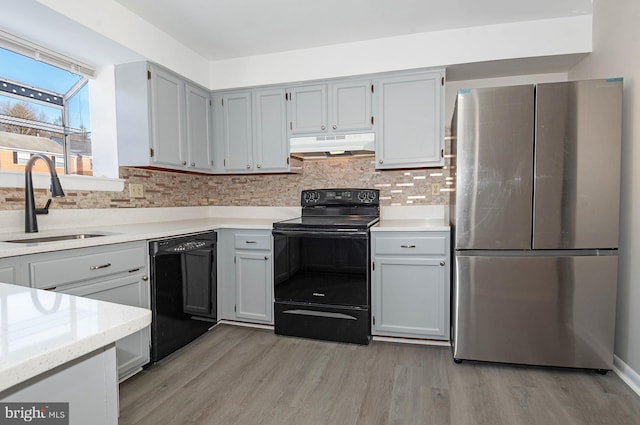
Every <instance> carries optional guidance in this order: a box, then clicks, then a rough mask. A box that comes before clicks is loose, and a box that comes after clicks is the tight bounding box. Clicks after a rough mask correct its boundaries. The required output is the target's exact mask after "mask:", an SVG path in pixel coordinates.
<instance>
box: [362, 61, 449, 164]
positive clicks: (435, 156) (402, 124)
mask: <svg viewBox="0 0 640 425" xmlns="http://www.w3.org/2000/svg"><path fill="white" fill-rule="evenodd" d="M374 85H375V87H376V95H375V96H377V101H374V104H377V107H378V113H377V119H378V123H377V127H378V130H377V136H376V168H380V169H385V168H412V167H413V168H415V167H432V166H442V165H443V164H444V151H443V149H444V121H443V115H444V112H443V110H444V71H436V72H433V71H432V72H420V73H415V74H409V75H402V76H396V77H386V78H381V79H379V80H376V81H375V82H374Z"/></svg>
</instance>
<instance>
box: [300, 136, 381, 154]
mask: <svg viewBox="0 0 640 425" xmlns="http://www.w3.org/2000/svg"><path fill="white" fill-rule="evenodd" d="M375 140H376V135H375V133H361V134H346V135H340V136H309V137H292V138H291V139H290V143H291V155H292V156H295V157H298V158H303V159H319V158H331V157H336V156H372V155H373V154H374V150H375Z"/></svg>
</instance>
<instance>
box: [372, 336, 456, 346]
mask: <svg viewBox="0 0 640 425" xmlns="http://www.w3.org/2000/svg"><path fill="white" fill-rule="evenodd" d="M372 339H373V340H374V341H381V342H398V343H400V344H416V345H437V346H439V347H451V342H449V341H437V340H435V339H415V338H401V337H394V336H374V337H373V338H372Z"/></svg>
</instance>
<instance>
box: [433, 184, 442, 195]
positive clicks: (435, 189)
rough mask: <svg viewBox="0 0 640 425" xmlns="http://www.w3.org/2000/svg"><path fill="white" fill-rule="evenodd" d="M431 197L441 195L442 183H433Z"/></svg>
mask: <svg viewBox="0 0 640 425" xmlns="http://www.w3.org/2000/svg"><path fill="white" fill-rule="evenodd" d="M431 195H433V196H438V195H440V183H431Z"/></svg>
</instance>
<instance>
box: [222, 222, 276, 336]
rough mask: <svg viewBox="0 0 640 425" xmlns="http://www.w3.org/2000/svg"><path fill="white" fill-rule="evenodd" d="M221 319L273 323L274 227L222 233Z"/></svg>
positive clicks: (229, 230)
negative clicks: (271, 229) (272, 228)
mask: <svg viewBox="0 0 640 425" xmlns="http://www.w3.org/2000/svg"><path fill="white" fill-rule="evenodd" d="M218 250H219V251H218V260H219V261H218V283H219V286H218V300H219V301H218V302H219V304H218V312H219V316H220V319H226V320H233V321H239V322H249V323H260V324H268V325H271V324H273V255H272V252H273V248H272V243H271V231H270V230H234V229H222V230H220V231H219V233H218Z"/></svg>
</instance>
